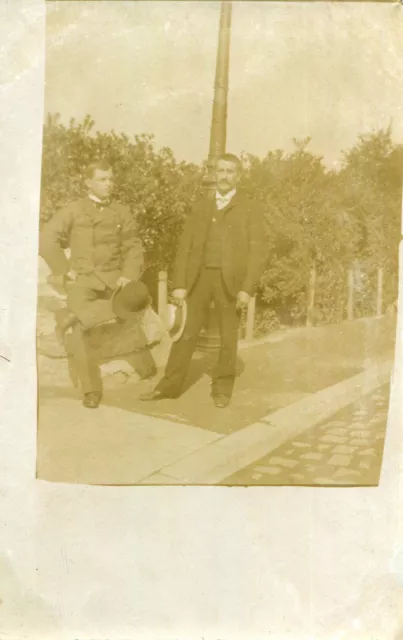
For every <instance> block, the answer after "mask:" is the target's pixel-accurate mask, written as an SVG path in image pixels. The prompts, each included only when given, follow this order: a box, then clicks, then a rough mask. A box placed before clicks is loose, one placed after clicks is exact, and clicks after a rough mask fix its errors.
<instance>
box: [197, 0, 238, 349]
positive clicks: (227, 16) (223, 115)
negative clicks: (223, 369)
mask: <svg viewBox="0 0 403 640" xmlns="http://www.w3.org/2000/svg"><path fill="white" fill-rule="evenodd" d="M231 17H232V2H229V1H227V0H223V1H222V2H221V12H220V26H219V32H218V48H217V62H216V72H215V81H214V98H213V113H212V118H211V130H210V149H209V155H208V159H207V174H206V176H205V179H204V186H205V188H206V189H207V191H208V193H209V196H210V197H211V198H214V195H215V190H216V180H215V164H216V161H217V158H218V157H219V156H220V155H222V154H223V153H225V145H226V139H227V104H228V72H229V56H230V41H231ZM219 346H220V333H219V329H218V319H217V314H216V312H215V309H214V307H213V306H212V307H210V311H209V315H208V321H207V325H206V326H205V328H204V330H203V331H202V332H201V334H200V338H199V341H198V349H199V351H205V352H206V351H207V352H208V351H216V350H217V349H218V348H219Z"/></svg>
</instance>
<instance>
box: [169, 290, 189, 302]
mask: <svg viewBox="0 0 403 640" xmlns="http://www.w3.org/2000/svg"><path fill="white" fill-rule="evenodd" d="M186 296H187V291H186V289H174V290H173V291H172V297H173V298H174V299H175V301H176V302H177V303H179V304H181V303H182V302H183V301H184V300H185V298H186Z"/></svg>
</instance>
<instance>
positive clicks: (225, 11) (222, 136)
mask: <svg viewBox="0 0 403 640" xmlns="http://www.w3.org/2000/svg"><path fill="white" fill-rule="evenodd" d="M231 17H232V2H228V1H226V0H224V1H223V2H222V3H221V13H220V26H219V32H218V48H217V62H216V72H215V81H214V99H213V113H212V118H211V130H210V149H209V155H208V159H207V176H206V178H205V186H206V187H207V188H208V189H209V190H210V191H214V190H215V163H216V160H217V158H218V157H219V156H220V155H222V154H223V153H225V144H226V138H227V108H228V107H227V105H228V74H229V57H230V41H231Z"/></svg>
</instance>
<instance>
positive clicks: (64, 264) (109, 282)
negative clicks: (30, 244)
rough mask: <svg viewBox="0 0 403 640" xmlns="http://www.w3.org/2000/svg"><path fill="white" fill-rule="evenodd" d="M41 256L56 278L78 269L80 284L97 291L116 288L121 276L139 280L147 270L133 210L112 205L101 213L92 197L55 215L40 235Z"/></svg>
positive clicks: (79, 201)
mask: <svg viewBox="0 0 403 640" xmlns="http://www.w3.org/2000/svg"><path fill="white" fill-rule="evenodd" d="M65 245H67V246H68V247H69V248H70V250H71V257H70V262H69V261H68V260H67V258H66V256H65V253H64V251H63V246H65ZM39 254H40V255H41V256H42V257H43V258H44V259H45V260H46V262H47V263H48V265H49V267H50V269H51V271H52V273H53V274H54V275H64V274H66V273H67V272H68V270H69V269H74V270H75V271H76V272H77V274H78V277H77V281H76V282H77V284H80V285H81V286H85V287H89V288H94V289H103V288H105V286H108V287H110V288H112V289H113V288H115V285H116V280H117V279H118V278H119V276H124V277H126V278H129V279H130V280H138V279H139V278H140V276H141V270H142V267H143V247H142V243H141V241H140V239H139V237H138V235H137V231H136V225H135V221H134V220H133V217H132V216H131V214H130V211H129V209H128V208H127V207H124V206H123V205H121V204H119V203H117V202H112V203H110V204H109V205H107V206H105V208H104V209H102V210H98V209H97V208H96V206H95V205H94V203H93V202H92V201H91V200H90V199H89V198H88V197H86V198H81V199H80V200H76V201H75V202H72V203H71V204H69V205H67V206H66V207H64V208H62V209H60V210H59V211H57V212H56V213H55V215H54V216H53V218H51V220H50V221H49V222H48V223H47V224H46V225H45V226H44V228H43V230H42V232H41V233H40V237H39Z"/></svg>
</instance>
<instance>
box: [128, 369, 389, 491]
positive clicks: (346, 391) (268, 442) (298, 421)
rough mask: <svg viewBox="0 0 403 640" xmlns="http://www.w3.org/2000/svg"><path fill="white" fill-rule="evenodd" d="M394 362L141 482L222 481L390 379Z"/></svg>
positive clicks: (276, 414)
mask: <svg viewBox="0 0 403 640" xmlns="http://www.w3.org/2000/svg"><path fill="white" fill-rule="evenodd" d="M392 366H393V363H392V361H387V362H384V363H382V364H379V365H378V366H374V367H371V368H370V369H367V370H366V371H364V372H363V373H360V374H358V375H356V376H353V377H352V378H348V379H347V380H344V381H342V382H339V383H338V384H336V385H333V386H331V387H328V388H327V389H323V390H321V391H318V392H316V393H314V394H311V395H309V396H307V397H305V398H303V399H301V400H299V401H298V402H295V403H293V404H292V405H289V406H287V407H284V408H282V409H279V410H278V411H275V412H273V413H271V414H268V415H267V416H265V417H263V418H262V419H261V420H259V422H256V423H254V424H251V425H249V426H247V427H245V428H244V429H241V430H240V431H238V432H236V433H234V434H231V435H229V436H226V437H223V438H220V439H219V440H217V441H215V442H213V443H211V444H209V445H206V446H204V447H202V448H201V449H199V450H198V451H196V452H195V453H192V454H190V455H188V456H185V457H184V458H182V459H179V460H177V461H176V462H175V463H173V464H171V465H168V466H166V467H163V468H161V469H160V470H159V471H158V472H156V473H153V474H152V475H150V476H148V477H146V478H143V479H142V480H141V481H140V483H139V484H149V485H155V484H164V485H167V484H171V485H174V484H185V485H189V484H191V485H195V484H196V485H197V484H199V485H212V484H218V483H220V482H222V481H223V480H225V478H228V477H229V476H231V475H232V474H234V473H235V472H237V471H239V470H240V469H243V468H244V467H246V466H248V465H249V464H251V463H253V462H254V461H255V460H258V459H260V458H261V457H263V456H265V455H267V454H268V453H270V451H273V450H274V449H276V448H277V447H279V446H280V445H281V444H282V443H283V442H285V441H287V440H289V439H290V438H293V437H295V436H297V435H299V434H300V433H301V432H303V431H305V430H306V429H308V428H310V427H313V426H315V425H316V424H319V423H320V422H322V421H323V420H326V419H328V418H330V417H331V416H332V415H334V414H335V413H336V412H337V411H339V410H340V409H342V408H344V407H346V406H348V405H349V404H352V403H353V402H355V401H356V400H358V399H359V398H360V397H361V396H362V395H365V394H368V393H370V392H371V391H373V390H375V389H376V388H377V387H379V386H381V385H382V384H385V383H387V382H388V380H390V376H391V373H392Z"/></svg>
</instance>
